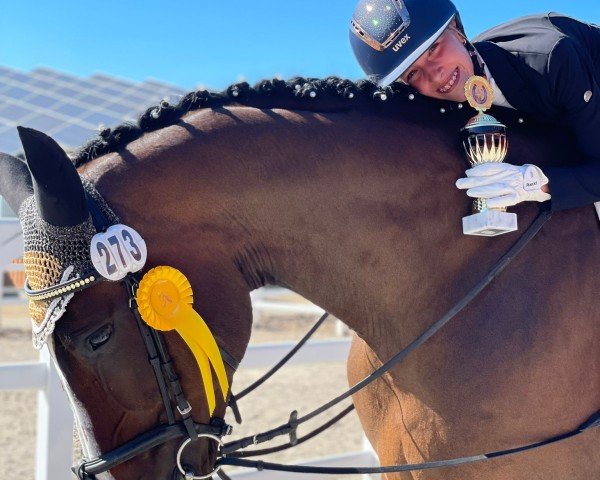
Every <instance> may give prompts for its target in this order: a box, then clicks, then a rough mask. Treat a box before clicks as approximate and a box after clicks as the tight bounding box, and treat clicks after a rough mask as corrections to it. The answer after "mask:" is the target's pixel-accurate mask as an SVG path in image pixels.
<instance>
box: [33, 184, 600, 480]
mask: <svg viewBox="0 0 600 480" xmlns="http://www.w3.org/2000/svg"><path fill="white" fill-rule="evenodd" d="M88 205H89V208H90V212H91V214H92V219H93V221H94V225H95V227H96V230H97V231H99V232H100V231H104V230H105V229H106V228H107V227H108V226H109V225H108V221H107V220H106V218H105V216H104V214H103V213H102V211H101V210H100V209H99V208H98V206H97V205H96V203H95V201H94V200H93V198H92V197H91V196H89V195H88ZM549 218H550V213H549V212H548V211H544V210H542V211H541V212H540V215H539V216H538V217H537V218H536V220H535V221H534V222H533V223H532V224H531V225H530V227H529V228H528V229H527V230H526V231H525V233H523V235H522V236H521V238H520V239H519V240H518V241H517V242H516V243H515V244H514V245H513V246H512V247H511V248H510V249H509V251H508V252H507V253H506V254H505V255H504V256H503V257H502V258H501V259H500V260H499V261H498V263H497V264H496V265H495V266H494V267H493V268H492V269H491V271H490V272H489V273H488V274H487V275H486V276H485V277H484V278H483V279H482V280H481V281H480V282H479V283H478V284H477V285H475V286H474V287H473V288H472V289H471V291H470V292H469V293H468V294H467V295H466V296H465V297H463V298H462V299H461V300H460V301H459V302H458V303H457V304H456V305H454V307H453V308H452V309H450V310H449V311H448V312H447V313H446V314H445V315H444V316H443V317H441V318H440V319H439V320H438V321H437V322H435V323H434V324H432V325H431V326H430V327H429V328H428V329H426V330H425V332H423V333H422V334H421V335H420V336H419V337H417V338H416V339H415V340H414V341H413V342H412V343H410V344H409V345H408V346H407V347H405V348H404V349H403V350H401V351H400V352H398V353H397V354H396V355H394V356H393V357H392V358H391V359H390V360H388V361H387V362H386V363H385V364H384V365H382V366H381V367H379V368H378V369H376V370H375V371H374V372H372V373H371V374H370V375H369V376H368V377H366V378H365V379H363V380H361V381H360V382H358V383H357V384H356V385H354V386H353V387H351V388H350V389H349V390H347V391H346V392H344V393H343V394H341V395H339V396H338V397H336V398H334V399H333V400H331V401H330V402H328V403H326V404H325V405H322V406H321V407H319V408H317V409H315V410H313V411H312V412H310V413H309V414H307V415H304V416H303V417H300V418H299V417H298V415H297V412H296V411H294V412H292V414H291V415H290V420H289V421H288V423H286V424H283V425H281V426H279V427H277V428H275V429H272V430H269V431H266V432H263V433H259V434H256V435H252V436H249V437H245V438H242V439H240V440H237V441H235V442H231V443H229V444H223V443H222V440H221V439H222V437H223V436H225V435H228V434H230V433H231V426H229V425H227V424H226V423H225V421H224V420H223V419H221V418H217V417H214V418H212V419H211V421H210V423H209V424H202V423H197V422H195V421H194V420H193V418H192V416H191V411H192V408H191V406H190V404H189V402H188V401H187V400H186V398H185V396H184V394H183V391H182V389H181V385H180V383H179V378H178V376H177V374H176V373H175V370H174V368H173V362H172V359H171V357H170V355H169V353H168V351H167V349H166V347H165V345H164V342H163V339H162V336H161V334H160V333H159V332H158V331H156V330H154V329H153V328H151V327H149V326H148V325H147V324H146V323H145V322H144V321H143V320H142V317H141V315H140V312H139V309H138V305H137V301H136V293H137V288H138V284H139V278H138V276H137V275H135V274H128V275H127V276H126V278H125V280H124V285H125V287H126V288H127V293H128V297H129V308H130V310H131V311H132V313H133V315H134V317H135V319H136V322H137V324H138V327H139V329H140V333H141V335H142V339H143V341H144V345H145V346H146V350H147V352H148V360H149V362H150V364H151V366H152V368H153V370H154V373H155V376H156V381H157V384H158V387H159V391H160V394H161V397H162V400H163V404H164V407H165V411H166V414H167V419H168V424H166V425H160V426H158V427H156V428H154V429H152V430H150V431H148V432H146V433H144V434H142V435H140V436H138V437H136V438H134V439H132V440H130V441H128V442H126V443H125V444H123V445H121V446H120V447H117V448H115V449H113V450H111V451H109V452H107V453H104V454H102V455H99V456H98V457H96V458H94V459H92V460H84V461H83V462H81V463H80V464H79V466H78V467H74V468H73V471H74V473H75V474H76V475H77V477H78V479H79V480H90V479H94V478H95V475H98V474H100V473H103V472H106V471H108V470H110V469H112V468H114V467H116V466H117V465H120V464H122V463H124V462H126V461H128V460H130V459H132V458H134V457H136V456H137V455H139V454H141V453H144V452H147V451H149V450H151V449H152V448H154V447H157V446H159V445H163V444H165V443H167V442H169V441H171V440H176V439H182V438H183V439H184V440H183V442H182V443H181V445H180V447H179V449H178V451H177V455H176V466H177V470H178V471H179V473H180V474H181V475H183V476H184V477H185V478H186V479H189V480H193V479H197V480H201V479H208V478H210V477H212V476H213V475H214V474H216V473H218V475H219V476H220V477H222V478H227V476H226V475H225V474H224V473H223V472H222V471H219V470H220V468H221V467H222V466H223V465H235V466H242V467H250V468H256V469H258V470H277V471H287V472H298V473H322V474H336V475H347V474H375V473H392V472H410V471H418V470H425V469H431V468H443V467H451V466H457V465H464V464H469V463H475V462H481V461H485V460H489V459H492V458H498V457H504V456H510V455H514V454H517V453H520V452H524V451H528V450H533V449H536V448H539V447H542V446H544V445H549V444H553V443H557V442H561V441H563V440H566V439H567V438H571V437H573V436H575V435H579V434H581V433H583V432H584V431H587V430H589V429H591V428H597V427H600V412H596V413H595V414H593V415H592V416H591V417H590V418H589V419H588V420H586V422H584V423H583V424H582V425H580V426H579V427H578V428H576V429H575V430H573V431H571V432H567V433H563V434H560V435H557V436H554V437H552V438H549V439H546V440H543V441H540V442H535V443H530V444H527V445H522V446H519V447H516V448H511V449H507V450H500V451H495V452H489V453H485V454H481V455H475V456H470V457H461V458H455V459H451V460H441V461H434V462H424V463H420V464H412V465H411V464H408V465H395V466H388V467H374V468H370V467H369V468H363V467H344V468H327V467H311V466H291V465H281V464H273V463H266V462H263V461H248V460H244V459H243V457H250V456H254V455H258V454H263V453H271V452H275V451H279V450H283V449H285V448H288V447H291V446H294V445H296V444H299V443H302V441H304V440H307V439H309V438H311V437H312V436H314V435H316V434H318V433H320V432H321V431H323V430H324V429H325V428H327V427H328V426H330V425H332V424H333V423H335V421H337V420H339V419H340V418H342V417H343V416H344V415H346V414H347V413H348V412H349V411H350V410H351V409H352V407H349V408H346V409H345V410H344V411H342V412H341V413H340V414H338V415H337V416H336V417H334V418H333V419H332V421H329V422H327V423H326V424H324V425H323V426H321V427H319V428H317V429H315V430H314V431H313V432H311V433H310V434H308V435H306V436H305V437H303V438H301V439H298V438H297V437H296V430H297V428H298V426H299V425H300V424H302V423H304V422H306V421H308V420H311V419H313V418H314V417H316V416H318V415H320V414H321V413H323V412H325V411H326V410H329V409H330V408H331V407H333V406H335V405H337V404H339V403H340V402H341V401H343V400H345V399H347V398H349V397H350V396H351V395H353V394H354V393H356V392H358V391H359V390H362V389H363V388H365V387H366V386H367V385H369V384H370V383H372V382H373V381H375V380H376V379H377V378H380V377H381V376H383V375H384V374H385V373H386V372H387V371H389V370H390V369H391V368H393V367H394V366H396V365H397V364H399V363H400V362H401V361H402V360H404V359H405V358H406V357H407V356H408V355H409V354H410V353H412V352H413V351H414V350H416V349H417V348H418V347H419V346H420V345H422V344H423V343H424V342H426V341H427V340H428V339H429V338H430V337H432V336H433V335H434V334H435V333H436V332H437V331H439V330H440V329H441V328H442V327H443V326H444V325H446V324H447V323H448V322H449V321H450V320H452V319H453V318H454V317H455V316H456V315H457V314H458V313H459V312H460V311H462V310H463V309H464V308H465V307H466V306H467V305H468V304H469V303H470V302H471V300H473V299H474V298H475V297H476V296H477V295H478V294H479V293H480V292H481V291H482V290H483V289H484V288H486V287H487V286H488V285H489V284H490V283H491V282H492V280H493V279H494V278H496V277H497V276H498V275H499V274H500V273H501V272H502V271H503V270H504V269H505V268H506V267H507V266H508V264H509V263H510V262H511V260H512V259H513V258H514V257H515V256H516V255H518V253H519V252H520V251H521V250H523V248H525V246H526V245H527V244H528V243H529V241H530V240H531V239H532V238H534V237H535V235H536V234H537V232H538V231H539V230H540V229H541V228H542V226H543V225H544V223H545V222H546V221H547V220H548V219H549ZM93 277H94V275H92V277H88V276H85V277H83V278H86V279H88V278H93ZM97 278H98V277H97V276H96V277H95V278H93V279H92V280H91V281H90V282H85V281H83V282H82V281H79V282H77V281H73V280H70V281H69V284H68V285H67V286H65V284H59V285H56V286H53V287H51V288H48V289H45V290H43V291H37V292H34V291H31V290H30V289H26V293H27V294H28V295H29V296H31V297H34V298H35V297H36V296H40V295H43V296H44V298H45V299H52V298H58V297H60V296H62V295H64V294H65V291H67V292H75V291H79V290H83V289H85V288H88V287H89V286H90V285H92V284H94V283H96V281H97ZM65 288H67V289H66V290H65ZM326 316H327V314H325V315H324V316H323V317H322V319H321V320H320V321H319V322H318V323H317V325H319V324H320V323H322V321H323V320H324V319H325V318H326ZM315 329H316V328H315V327H313V329H312V330H311V332H309V335H307V336H306V337H305V338H304V339H303V340H302V341H301V343H300V344H299V346H300V345H301V344H303V343H304V342H305V341H306V340H307V338H308V336H310V334H312V332H314V330H315ZM299 346H298V347H296V348H294V349H293V350H292V352H290V354H288V355H287V356H286V359H289V358H290V357H291V355H293V353H295V352H296V351H297V349H298V348H299ZM220 350H221V355H222V358H223V360H224V361H225V363H227V364H229V365H230V366H231V367H232V368H233V369H234V370H236V369H237V367H238V363H237V362H236V361H235V359H234V358H233V357H231V355H229V354H228V353H227V352H225V351H224V350H223V349H220ZM283 363H285V362H284V361H283V362H280V363H279V364H278V365H277V366H276V367H275V368H274V369H273V370H272V371H271V372H269V373H267V375H265V377H263V378H261V379H259V380H258V381H257V382H256V383H255V384H254V385H252V386H251V387H249V388H248V389H246V390H245V391H244V392H242V394H240V395H239V396H238V398H241V397H243V396H244V395H245V393H249V392H248V390H250V389H253V388H254V386H258V385H260V384H261V383H262V382H263V381H264V380H265V379H266V378H268V377H269V376H270V375H271V374H272V373H274V371H276V370H277V369H279V368H280V366H281V365H282V364H283ZM173 402H174V403H175V405H176V411H177V414H178V417H179V418H180V420H179V421H176V420H175V411H174V410H173ZM229 406H230V407H231V408H232V410H233V412H234V414H235V416H236V419H238V418H239V411H238V409H237V406H236V403H235V397H234V396H233V395H230V399H229ZM238 421H240V420H238ZM281 435H289V436H290V443H289V444H288V445H284V446H282V447H279V448H278V447H275V448H272V449H265V450H262V451H254V452H239V450H241V449H244V448H246V447H248V446H250V445H257V444H259V443H263V442H266V441H270V440H272V439H274V438H276V437H279V436H281ZM200 438H207V439H210V440H213V441H214V442H216V443H217V444H218V445H219V452H220V458H218V460H217V463H216V466H215V469H214V470H213V471H212V472H211V473H209V474H205V475H201V476H196V475H195V474H194V473H193V472H190V471H188V470H186V469H185V467H184V466H183V465H182V463H181V456H182V453H183V451H184V450H185V448H186V447H187V446H188V445H189V444H191V443H193V442H196V441H198V440H199V439H200Z"/></svg>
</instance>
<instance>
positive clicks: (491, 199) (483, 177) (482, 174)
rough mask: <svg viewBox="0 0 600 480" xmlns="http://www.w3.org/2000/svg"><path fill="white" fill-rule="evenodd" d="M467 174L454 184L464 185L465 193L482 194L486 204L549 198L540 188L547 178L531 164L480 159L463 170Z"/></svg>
mask: <svg viewBox="0 0 600 480" xmlns="http://www.w3.org/2000/svg"><path fill="white" fill-rule="evenodd" d="M465 173H466V174H467V178H459V179H458V180H457V181H456V186H457V187H458V188H460V189H461V190H465V189H467V195H468V196H469V197H475V198H485V199H486V200H487V204H488V207H491V208H495V207H496V208H497V207H510V206H511V205H516V204H517V203H520V202H525V201H536V202H545V201H546V200H550V194H549V193H546V192H545V191H543V190H542V187H544V185H546V184H547V183H548V178H547V177H546V175H544V173H543V172H542V170H540V168H539V167H536V166H535V165H528V164H527V165H523V166H515V165H511V164H510V163H483V164H481V165H477V166H475V167H473V168H470V169H469V170H467V171H466V172H465ZM544 190H548V187H544Z"/></svg>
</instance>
